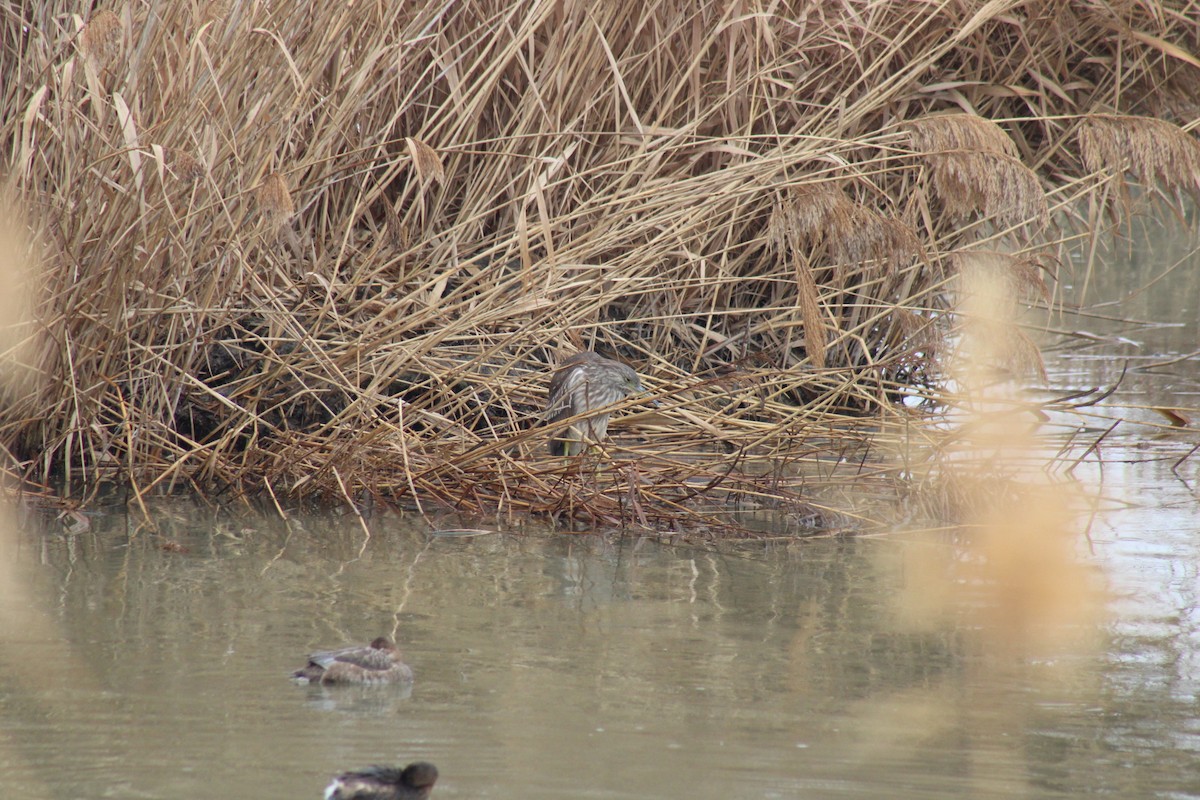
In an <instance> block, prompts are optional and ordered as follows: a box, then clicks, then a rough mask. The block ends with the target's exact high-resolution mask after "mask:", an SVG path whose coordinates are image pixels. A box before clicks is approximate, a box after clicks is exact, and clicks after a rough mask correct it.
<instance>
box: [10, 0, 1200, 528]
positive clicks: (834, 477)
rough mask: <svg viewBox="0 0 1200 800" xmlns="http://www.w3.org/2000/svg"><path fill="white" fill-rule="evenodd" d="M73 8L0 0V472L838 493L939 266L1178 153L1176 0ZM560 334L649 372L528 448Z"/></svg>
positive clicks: (918, 389) (927, 333)
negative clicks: (626, 396) (610, 419)
mask: <svg viewBox="0 0 1200 800" xmlns="http://www.w3.org/2000/svg"><path fill="white" fill-rule="evenodd" d="M77 9H78V4H74V3H66V2H54V1H49V2H41V3H29V4H21V5H18V6H12V5H10V6H7V7H6V8H5V9H4V10H3V11H2V12H0V14H2V15H3V16H2V17H0V25H2V27H3V33H2V36H3V53H2V59H3V61H2V63H0V72H2V74H3V75H4V76H5V81H4V84H3V90H2V96H0V103H2V108H3V114H0V120H2V122H0V126H2V127H0V132H2V136H0V154H2V156H3V159H4V173H5V174H4V190H5V195H6V197H8V198H9V200H8V201H7V202H10V203H13V204H14V205H15V207H16V208H18V209H20V210H22V211H23V213H24V218H25V220H26V222H27V225H28V229H29V234H30V235H29V241H31V242H32V243H33V244H32V245H30V246H29V247H27V248H25V249H24V250H22V253H23V254H24V255H25V256H26V257H27V260H28V261H29V263H30V264H32V267H33V270H32V274H31V276H30V277H29V278H28V280H27V283H28V285H29V287H30V294H31V296H32V297H34V298H35V300H34V303H33V310H32V313H31V314H30V315H29V316H28V317H27V318H25V319H23V320H22V321H20V322H18V323H16V324H14V325H12V326H10V328H9V331H10V334H11V335H10V336H9V337H8V338H6V339H5V342H6V354H7V355H6V357H7V359H8V369H7V373H8V381H7V385H6V387H5V398H4V402H5V413H4V416H3V421H2V424H0V443H2V444H3V446H4V448H5V450H6V452H7V455H8V466H7V471H8V472H10V473H12V474H14V475H17V476H19V477H21V478H24V479H28V480H40V481H50V480H55V479H58V480H62V479H65V480H66V481H68V482H69V483H70V482H74V481H77V480H80V479H82V480H85V481H91V480H95V479H98V478H102V477H112V476H117V477H120V478H122V479H125V480H128V481H130V482H131V483H132V485H133V487H134V488H135V490H136V491H137V492H139V493H145V492H147V491H150V490H151V489H156V488H161V487H168V486H170V487H179V486H190V487H193V488H196V489H198V490H200V491H202V492H204V493H206V494H214V493H220V492H235V493H243V492H253V493H257V492H270V493H272V494H274V495H276V496H277V495H279V494H281V493H290V494H292V495H294V496H317V497H326V498H335V499H336V498H344V499H346V500H353V501H357V500H359V499H360V498H361V497H362V496H363V495H364V494H371V495H374V496H376V497H377V498H379V499H382V500H385V501H389V502H418V503H424V502H438V503H448V504H453V505H456V506H460V507H465V508H468V509H477V510H488V509H493V508H497V507H499V508H503V509H509V510H532V511H546V512H555V513H566V514H570V515H574V516H580V517H583V518H585V519H590V520H594V521H600V522H621V523H633V524H644V525H648V526H656V527H663V526H667V527H671V526H676V527H679V526H693V525H698V524H699V525H708V524H712V525H717V526H730V525H732V524H733V517H731V516H730V515H729V514H728V513H727V512H728V509H729V508H731V507H736V508H747V507H749V508H758V507H776V508H782V509H784V510H785V511H787V512H789V513H791V514H794V515H796V516H797V517H798V518H801V519H804V520H810V521H811V520H816V521H823V522H824V523H826V524H828V523H829V522H830V521H831V520H833V521H837V520H841V521H845V522H847V523H852V522H853V520H855V519H856V518H857V517H856V511H855V507H854V504H853V503H849V502H846V503H843V502H841V501H839V500H829V499H828V498H831V497H837V496H839V495H837V494H836V492H837V491H838V490H840V489H841V488H843V487H844V486H845V485H846V483H847V482H854V483H855V484H857V485H859V486H861V487H863V488H865V489H866V490H867V491H868V492H872V493H876V494H877V495H878V496H880V497H884V496H887V497H894V496H895V495H896V493H897V492H899V491H902V484H903V475H904V472H903V471H902V468H901V467H902V465H899V464H897V463H895V462H894V461H892V460H890V459H889V458H886V457H882V455H881V454H882V453H884V452H887V451H889V450H890V449H891V448H889V447H888V446H887V445H886V442H887V441H888V437H890V436H891V435H892V434H890V433H889V434H888V436H885V437H884V438H883V439H881V438H880V432H881V431H893V430H897V426H896V425H895V424H893V423H896V422H899V423H900V427H904V426H910V425H912V424H915V423H917V422H918V421H919V419H918V415H917V414H916V413H914V412H913V411H912V410H909V409H908V408H906V407H905V406H904V405H902V404H900V403H899V402H898V401H899V400H900V399H901V398H903V397H906V396H907V397H913V396H915V397H920V396H923V395H925V394H929V393H933V392H935V391H939V387H940V386H941V377H942V375H943V373H944V370H945V368H946V364H947V363H948V361H949V359H950V357H951V355H952V353H953V344H954V331H955V326H956V325H957V320H958V317H957V315H956V313H955V312H956V307H955V291H954V287H955V283H954V281H955V279H956V277H957V276H958V275H959V274H961V273H962V272H963V271H964V270H966V269H983V270H989V271H993V272H1000V273H1002V274H1003V275H1004V276H1005V277H1006V279H1007V280H1008V281H1009V282H1010V283H1011V285H1012V286H1013V287H1014V290H1017V291H1023V292H1026V293H1027V296H1029V297H1031V298H1033V299H1034V300H1035V301H1037V302H1042V303H1049V302H1051V301H1052V300H1053V299H1054V296H1055V292H1056V289H1055V282H1056V280H1057V278H1058V270H1059V266H1058V265H1059V264H1060V263H1061V252H1060V251H1061V248H1062V247H1063V246H1064V244H1065V243H1067V242H1069V241H1071V239H1072V238H1073V237H1075V236H1078V235H1081V234H1077V233H1075V232H1074V231H1076V230H1084V229H1085V228H1087V226H1088V225H1089V224H1092V223H1096V222H1097V221H1098V220H1101V219H1104V218H1105V217H1104V216H1103V215H1105V214H1116V213H1118V212H1120V211H1122V210H1123V208H1122V203H1124V202H1127V201H1128V198H1129V196H1130V195H1129V194H1128V193H1127V192H1123V191H1120V190H1121V189H1122V188H1123V186H1124V181H1126V180H1128V179H1133V180H1136V181H1140V182H1142V183H1143V184H1144V185H1146V186H1148V187H1156V191H1157V194H1151V201H1152V202H1162V203H1168V202H1169V203H1175V202H1176V201H1177V200H1178V199H1179V197H1180V196H1181V195H1183V194H1186V193H1191V194H1193V195H1194V194H1195V193H1196V192H1197V190H1198V189H1200V147H1198V145H1197V143H1196V140H1195V138H1194V136H1193V135H1192V134H1191V133H1189V132H1187V130H1185V128H1186V127H1188V126H1190V125H1191V124H1193V123H1194V122H1195V120H1196V117H1197V108H1198V107H1200V106H1198V105H1197V90H1196V87H1197V86H1200V68H1198V65H1200V62H1198V61H1197V60H1196V58H1195V57H1194V55H1193V54H1194V52H1195V51H1196V48H1197V42H1198V41H1200V23H1198V22H1197V20H1200V9H1198V8H1197V7H1196V5H1195V4H1194V3H1182V4H1170V5H1167V4H1158V3H1149V4H1147V3H1141V4H1117V5H1112V4H1108V5H1099V4H1084V3H1071V4H1065V3H1058V2H1001V3H995V2H993V3H945V4H941V5H936V4H913V3H909V2H879V1H876V0H861V1H860V2H845V3H808V2H804V3H800V2H796V3H788V2H785V3H759V2H753V1H750V2H707V3H690V2H687V3H685V2H668V3H659V4H644V3H631V2H624V1H623V0H618V1H617V2H612V3H600V4H595V3H582V2H571V1H570V0H564V1H563V2H544V3H532V4H530V3H522V4H513V3H508V2H499V1H498V0H473V1H472V2H453V3H428V4H427V3H404V2H397V3H358V4H346V3H316V4H309V3H286V2H285V3H273V2H271V3H269V2H262V1H255V0H243V1H240V2H239V1H237V0H235V1H234V2H200V1H199V0H195V1H193V2H183V3H176V2H151V1H150V0H142V1H141V2H114V3H100V4H98V5H97V7H96V8H95V9H93V10H92V11H91V13H90V14H88V15H87V16H86V17H84V16H79V15H78V14H77V13H76V12H77ZM1114 190H1115V191H1114ZM11 247H12V245H10V249H11ZM999 335H1000V336H1001V338H1003V339H1004V340H1005V341H1008V342H1011V344H1012V346H1011V347H1010V348H1008V349H1007V350H1006V351H1005V353H1006V355H1004V359H1006V360H1007V361H1008V362H1010V363H1009V364H1008V366H1016V367H1018V368H1022V369H1026V370H1028V369H1030V368H1032V369H1033V370H1034V371H1035V372H1036V369H1037V366H1038V364H1039V359H1038V354H1037V349H1036V347H1035V346H1034V345H1033V344H1032V342H1031V341H1030V340H1029V338H1028V337H1027V336H1025V334H1023V333H1022V332H1021V331H1020V330H1019V329H1018V328H1016V326H1015V325H1008V326H1006V327H1005V328H1004V329H1003V330H1002V331H1000V332H999ZM582 347H591V348H594V349H597V350H598V351H601V352H603V353H605V354H607V355H611V356H615V357H619V358H622V359H624V360H626V361H627V362H628V363H630V364H631V365H633V366H634V367H635V368H636V369H637V370H638V371H639V373H640V374H641V375H642V376H643V377H644V379H645V382H646V383H647V384H648V386H649V387H650V390H651V394H653V395H654V396H655V397H657V398H659V399H660V400H662V401H663V405H662V407H661V408H658V409H655V410H653V411H651V410H648V409H647V408H646V407H645V406H644V405H643V404H642V399H641V398H631V399H630V401H629V402H627V403H626V404H625V405H626V411H625V412H624V414H625V416H624V417H623V418H619V419H618V420H617V422H616V424H615V427H614V434H615V435H614V438H613V441H612V443H611V444H610V446H609V447H608V449H607V451H606V453H604V454H603V455H602V456H600V457H598V458H595V459H592V460H591V461H589V460H588V459H586V458H585V459H583V460H582V461H577V462H573V463H564V462H563V461H562V460H561V459H559V460H555V459H549V458H548V457H543V456H541V455H539V454H540V453H544V450H545V448H544V445H545V439H546V434H547V431H546V430H545V429H544V428H542V427H540V426H539V423H538V413H539V410H540V406H541V403H542V398H543V396H544V391H545V386H546V382H547V381H548V378H549V372H548V367H549V365H551V364H552V363H553V362H554V361H555V360H556V359H557V358H559V357H561V356H563V355H566V354H568V353H570V352H572V351H574V350H575V349H578V348H582ZM943 388H944V387H943ZM823 498H825V499H823Z"/></svg>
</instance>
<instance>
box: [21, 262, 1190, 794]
mask: <svg viewBox="0 0 1200 800" xmlns="http://www.w3.org/2000/svg"><path fill="white" fill-rule="evenodd" d="M1162 263H1163V262H1161V261H1157V260H1147V261H1146V262H1145V263H1144V264H1142V265H1140V266H1139V265H1135V268H1136V269H1139V270H1141V274H1138V275H1137V276H1135V277H1136V278H1138V279H1144V278H1145V277H1146V275H1147V274H1150V273H1152V272H1153V271H1154V270H1155V269H1157V268H1159V267H1160V266H1161V265H1162ZM1192 273H1195V274H1200V269H1193V270H1191V273H1189V274H1192ZM1173 277H1175V276H1173ZM1124 279H1125V280H1128V281H1129V284H1128V285H1132V283H1133V278H1132V277H1130V276H1128V275H1126V276H1124ZM1106 280H1107V281H1109V282H1110V283H1107V284H1106V283H1105V281H1106ZM1188 280H1190V281H1191V283H1190V284H1187V285H1189V286H1190V287H1191V289H1190V290H1187V291H1183V290H1181V288H1180V281H1179V280H1172V281H1171V282H1169V283H1168V282H1167V281H1162V282H1160V283H1159V285H1158V288H1157V289H1155V290H1154V291H1153V292H1150V293H1146V294H1145V295H1144V296H1143V298H1142V299H1140V300H1138V301H1136V302H1141V303H1143V304H1144V312H1145V316H1148V317H1149V316H1154V317H1155V318H1167V319H1172V318H1173V319H1176V320H1180V319H1182V320H1183V323H1184V324H1183V325H1181V326H1174V327H1163V328H1158V329H1153V330H1149V329H1142V330H1141V331H1139V332H1135V333H1130V332H1128V331H1123V335H1125V336H1127V337H1128V338H1129V339H1130V343H1115V342H1114V340H1112V339H1111V338H1110V339H1108V340H1106V341H1097V342H1096V344H1095V346H1094V347H1093V346H1086V347H1079V346H1072V347H1068V348H1064V349H1063V350H1062V351H1061V352H1058V353H1055V354H1053V355H1052V359H1051V365H1050V366H1051V369H1052V370H1053V371H1054V373H1055V374H1056V375H1057V376H1058V377H1059V380H1060V382H1061V383H1063V384H1065V385H1068V386H1081V387H1082V386H1088V385H1099V384H1100V383H1103V382H1105V381H1106V380H1111V379H1113V378H1114V377H1115V376H1116V375H1119V374H1120V366H1121V364H1120V362H1119V361H1118V360H1117V359H1115V358H1114V357H1113V354H1114V353H1117V354H1118V355H1122V356H1125V355H1127V356H1128V357H1129V358H1130V359H1132V360H1133V361H1134V362H1136V365H1144V364H1147V363H1153V362H1154V361H1155V360H1161V359H1162V357H1164V356H1167V357H1170V356H1172V355H1174V354H1183V353H1187V352H1190V351H1191V350H1192V349H1194V348H1195V347H1196V345H1195V342H1196V341H1197V340H1198V339H1197V330H1196V318H1197V317H1198V316H1200V313H1198V312H1197V311H1196V308H1195V303H1196V302H1197V299H1196V298H1198V297H1200V288H1198V287H1197V280H1196V278H1194V277H1190V278H1189V279H1188ZM1122 285H1125V284H1122V283H1121V277H1120V276H1118V277H1111V276H1110V277H1108V278H1102V276H1097V277H1096V278H1095V280H1094V281H1093V284H1092V287H1091V289H1090V291H1092V292H1100V293H1104V292H1107V293H1108V295H1102V296H1115V295H1117V294H1119V293H1120V290H1121V286H1122ZM1189 291H1190V294H1189ZM1172 297H1174V298H1176V300H1175V301H1174V302H1172V300H1171V298H1172ZM1179 298H1184V299H1183V300H1180V299H1179ZM1187 298H1191V299H1190V300H1188V299H1187ZM1188 303H1191V304H1192V305H1191V306H1190V307H1189V306H1188V305H1187V304H1188ZM1131 313H1140V312H1138V311H1137V307H1136V305H1135V307H1134V311H1133V312H1131ZM1172 314H1173V315H1174V317H1172V316H1171V315H1172ZM1099 327H1100V325H1099V323H1097V328H1099ZM1197 374H1198V372H1197V369H1196V367H1195V361H1194V360H1192V361H1190V362H1186V363H1180V364H1178V365H1173V366H1171V367H1169V368H1162V369H1157V370H1154V371H1152V372H1151V373H1130V376H1129V377H1128V378H1127V383H1126V384H1125V386H1124V387H1123V389H1122V391H1121V392H1120V393H1119V394H1118V395H1117V396H1116V397H1114V399H1113V402H1114V403H1115V402H1120V403H1124V404H1126V405H1138V404H1144V405H1155V404H1171V405H1177V406H1191V407H1197V406H1200V390H1198V388H1197V387H1198V386H1200V381H1198V379H1197ZM1119 413H1120V415H1125V416H1129V415H1130V414H1134V415H1135V416H1136V415H1139V414H1141V415H1142V416H1141V417H1139V418H1144V419H1146V420H1147V421H1156V420H1155V416H1154V414H1153V412H1129V411H1127V410H1126V411H1121V412H1119ZM1117 415H1118V413H1117V412H1114V413H1107V412H1103V411H1100V412H1098V416H1097V419H1098V420H1107V421H1105V422H1103V423H1101V422H1099V421H1098V422H1097V423H1096V424H1097V425H1098V426H1103V425H1107V424H1111V419H1112V418H1114V417H1115V416H1117ZM1195 444H1196V439H1195V434H1194V432H1191V431H1180V432H1171V431H1164V430H1162V429H1158V428H1151V427H1142V426H1133V425H1126V426H1123V427H1121V428H1119V429H1118V430H1117V431H1115V432H1114V433H1113V434H1112V435H1111V436H1110V437H1109V439H1107V440H1106V441H1105V443H1104V446H1103V448H1102V453H1101V454H1102V455H1103V458H1104V461H1103V463H1102V464H1101V463H1099V462H1098V461H1097V460H1096V459H1094V458H1093V459H1089V460H1088V461H1087V462H1085V463H1082V464H1080V465H1079V467H1078V468H1077V470H1076V477H1077V478H1079V479H1080V480H1081V481H1083V482H1085V483H1087V484H1088V485H1090V486H1092V487H1094V488H1096V490H1097V491H1098V492H1099V494H1100V496H1101V497H1102V498H1103V502H1102V503H1101V505H1102V506H1103V507H1104V508H1105V509H1106V511H1105V513H1104V514H1102V515H1099V516H1097V517H1096V518H1095V519H1094V520H1093V521H1092V524H1091V527H1090V530H1089V537H1090V538H1089V539H1088V540H1081V542H1080V546H1079V548H1078V555H1079V558H1080V559H1081V560H1082V561H1083V562H1084V564H1085V565H1086V567H1087V569H1088V571H1089V573H1090V574H1091V575H1092V577H1093V578H1094V581H1095V583H1096V584H1097V585H1099V586H1102V587H1104V589H1105V590H1106V592H1107V595H1106V596H1107V599H1106V600H1105V601H1104V605H1105V614H1104V615H1102V616H1101V617H1100V618H1099V620H1098V621H1097V622H1096V623H1095V624H1094V626H1092V628H1091V629H1089V630H1084V631H1081V630H1067V629H1064V630H1063V631H1061V633H1062V636H1061V643H1060V644H1059V645H1057V646H1056V647H1054V648H1052V652H1050V653H1042V654H1041V655H1038V656H1031V655H1029V654H1028V653H1027V654H1025V655H1021V654H1020V653H1019V652H1018V651H1014V650H1011V649H1006V648H1003V647H996V646H994V644H995V642H994V640H993V639H991V638H989V636H990V633H989V631H988V630H986V626H981V625H980V623H979V620H980V619H986V616H980V615H978V614H975V615H972V614H959V615H956V614H944V615H941V616H938V617H936V618H935V619H934V620H932V621H928V622H927V623H926V624H924V625H920V626H914V625H913V624H911V620H908V619H907V618H905V617H904V615H902V614H901V613H900V612H899V609H901V608H903V607H905V604H906V602H908V601H907V600H906V598H908V597H910V596H911V591H912V589H913V588H914V584H920V582H921V581H922V580H923V578H922V577H921V575H920V573H915V572H913V570H912V564H913V559H912V555H913V554H914V552H917V551H921V550H923V551H929V550H939V551H944V554H945V555H946V557H947V558H948V560H949V561H951V562H953V561H954V560H955V559H960V560H961V559H963V558H968V557H969V555H967V554H965V553H964V552H963V551H961V549H960V543H959V542H958V541H957V540H956V539H955V538H954V537H952V536H950V535H949V534H947V535H945V536H944V537H941V538H932V539H931V538H930V537H928V536H915V535H910V534H903V533H900V534H895V535H892V536H885V537H878V538H861V539H849V540H817V541H807V542H801V543H796V544H793V545H790V546H781V545H779V544H778V543H774V544H770V545H764V544H744V543H743V544H730V545H728V546H726V547H723V548H720V549H718V550H708V549H703V548H698V547H687V546H675V545H672V544H670V543H664V542H655V541H649V540H638V539H636V538H624V539H622V538H620V537H607V538H605V537H599V536H593V535H579V534H562V533H553V532H549V531H546V530H543V529H539V528H536V527H530V528H527V529H523V530H510V531H507V532H496V533H489V534H482V535H475V536H468V535H433V534H432V533H431V526H430V524H428V523H427V522H426V521H425V520H423V519H421V518H420V517H409V518H400V517H398V516H389V515H384V516H379V517H376V518H373V519H371V520H370V521H369V528H370V535H369V536H367V535H366V533H365V532H364V530H363V529H362V527H361V526H360V525H359V524H358V522H357V521H356V520H354V519H351V518H347V517H333V516H320V517H306V516H303V515H299V516H297V517H295V518H294V519H293V520H292V521H291V522H290V523H284V522H283V521H281V520H279V519H278V518H277V517H271V516H255V515H250V514H242V515H238V516H233V515H230V514H217V513H215V512H209V511H206V510H204V509H203V508H199V507H196V506H190V505H181V504H174V505H167V504H161V505H159V506H156V508H155V510H154V515H155V518H156V519H157V520H159V522H160V524H161V526H162V530H163V533H164V535H165V537H166V538H165V539H163V538H159V537H156V536H154V535H151V534H149V533H148V532H145V531H138V530H137V529H136V527H135V525H134V523H133V522H132V520H131V518H129V517H126V516H124V515H123V513H122V512H121V511H120V510H119V509H118V510H114V511H113V512H111V513H96V514H94V515H93V516H92V517H91V528H90V530H88V531H86V532H83V533H79V534H76V535H71V536H68V535H64V534H63V533H62V526H61V525H53V524H52V525H50V526H49V530H48V531H47V530H43V529H41V528H39V526H37V525H32V524H29V525H24V526H21V527H18V526H15V525H7V526H4V527H3V528H0V783H2V785H3V786H4V787H5V792H6V794H8V795H10V796H20V797H26V798H50V797H54V798H76V797H77V798H99V797H121V798H209V797H261V798H268V797H278V798H318V797H320V793H321V790H322V787H323V786H324V785H325V783H326V781H327V780H328V779H329V778H330V776H332V775H334V774H336V773H338V772H339V771H342V770H345V769H348V768H353V767H359V766H365V765H367V764H371V763H376V762H382V763H406V762H408V761H411V760H414V759H426V760H430V761H433V762H434V763H436V764H437V765H438V767H439V768H440V770H441V773H442V780H441V781H440V782H439V784H438V787H437V789H436V791H435V792H434V796H435V797H487V798H518V797H519V798H793V797H804V798H851V797H854V798H859V797H888V798H939V797H946V798H951V797H953V798H959V797H1006V798H1007V797H1067V796H1071V797H1074V796H1080V795H1089V794H1095V795H1104V796H1112V797H1122V798H1124V797H1170V798H1181V797H1200V768H1198V766H1197V765H1198V764H1200V700H1198V697H1200V610H1198V607H1200V603H1198V597H1197V594H1198V592H1200V580H1198V577H1200V576H1198V575H1197V571H1198V567H1197V565H1198V564H1200V514H1198V511H1200V504H1198V502H1197V495H1196V487H1197V485H1198V480H1197V479H1198V478H1200V475H1198V469H1197V464H1200V460H1198V459H1197V457H1195V456H1194V457H1193V458H1191V459H1190V460H1186V461H1184V462H1182V464H1181V465H1180V466H1178V467H1174V468H1173V465H1174V462H1176V461H1177V460H1178V459H1180V458H1181V457H1182V456H1184V455H1186V454H1187V453H1188V451H1189V450H1190V449H1191V448H1192V447H1194V446H1195ZM435 524H436V525H437V526H441V527H453V526H457V525H461V524H463V523H462V522H461V521H454V522H452V521H436V523H435ZM472 524H480V523H478V522H477V521H476V523H472ZM166 542H170V546H168V547H164V543H166ZM183 549H186V552H183V551H182V550H183ZM916 588H918V589H919V588H921V587H920V586H919V585H918V586H917V587H916ZM1018 589H1019V587H1018ZM1001 594H1002V593H1001ZM976 602H979V601H978V599H977V600H976ZM1076 627H1079V626H1078V625H1077V626H1076ZM393 633H394V634H395V635H396V636H397V637H398V639H399V641H400V643H401V646H402V648H403V649H404V650H405V652H406V655H407V660H408V661H409V663H410V664H411V665H412V666H413V668H414V670H415V671H416V682H415V685H414V686H413V688H412V691H411V693H405V692H402V691H391V690H387V689H385V690H382V691H380V690H362V689H349V690H340V691H335V690H321V689H312V688H306V687H300V686H296V685H293V684H292V683H290V682H289V681H288V679H287V676H288V673H289V672H290V671H291V670H293V669H296V668H298V667H299V666H301V665H302V663H303V657H304V654H305V653H306V652H307V651H309V650H313V649H319V648H329V647H336V646H340V645H343V644H346V643H352V642H361V641H365V640H368V639H370V638H372V637H373V636H376V635H379V634H393Z"/></svg>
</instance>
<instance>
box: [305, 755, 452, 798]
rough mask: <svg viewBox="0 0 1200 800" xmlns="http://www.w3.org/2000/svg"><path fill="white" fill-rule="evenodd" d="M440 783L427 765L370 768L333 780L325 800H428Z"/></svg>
mask: <svg viewBox="0 0 1200 800" xmlns="http://www.w3.org/2000/svg"><path fill="white" fill-rule="evenodd" d="M437 779H438V771H437V767H435V766H434V765H433V764H430V763H429V762H428V761H414V762H413V763H411V764H409V765H408V766H407V767H405V768H404V769H401V768H400V767H367V768H366V769H364V770H359V771H357V772H347V773H344V774H342V775H339V776H337V777H336V778H334V779H333V782H332V783H330V784H329V786H328V787H326V789H325V800H425V798H427V797H429V793H430V792H432V791H433V784H435V783H437Z"/></svg>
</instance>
